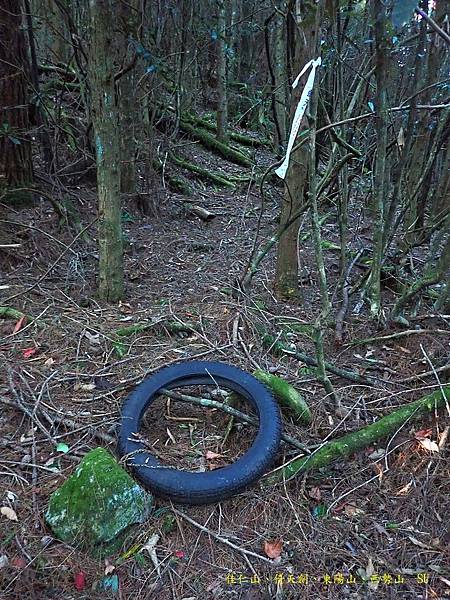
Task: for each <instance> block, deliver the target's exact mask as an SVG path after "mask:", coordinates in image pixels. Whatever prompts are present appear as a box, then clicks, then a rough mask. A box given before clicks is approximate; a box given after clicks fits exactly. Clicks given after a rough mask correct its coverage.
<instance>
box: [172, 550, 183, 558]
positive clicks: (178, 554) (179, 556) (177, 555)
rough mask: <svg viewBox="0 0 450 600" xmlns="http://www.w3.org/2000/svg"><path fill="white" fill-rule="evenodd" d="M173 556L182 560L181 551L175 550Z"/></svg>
mask: <svg viewBox="0 0 450 600" xmlns="http://www.w3.org/2000/svg"><path fill="white" fill-rule="evenodd" d="M174 555H175V556H176V557H177V558H184V552H183V550H175V552H174Z"/></svg>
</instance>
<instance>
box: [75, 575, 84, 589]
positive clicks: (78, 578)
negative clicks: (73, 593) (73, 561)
mask: <svg viewBox="0 0 450 600" xmlns="http://www.w3.org/2000/svg"><path fill="white" fill-rule="evenodd" d="M74 583H75V588H76V589H77V590H78V591H79V592H81V590H84V588H85V586H86V574H85V573H83V571H80V572H79V573H75V580H74Z"/></svg>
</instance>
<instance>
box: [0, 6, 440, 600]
mask: <svg viewBox="0 0 450 600" xmlns="http://www.w3.org/2000/svg"><path fill="white" fill-rule="evenodd" d="M449 6H450V2H449V0H434V1H432V0H421V1H420V2H418V3H417V2H410V1H403V2H400V0H386V1H383V0H367V1H363V0H361V1H357V0H267V1H266V0H260V1H258V2H256V1H254V0H229V1H226V0H201V1H199V2H194V1H193V0H169V1H166V2H163V1H161V0H158V1H153V2H150V1H148V0H90V1H89V2H87V1H84V0H42V1H37V0H0V207H1V214H0V269H1V270H0V275H1V280H0V317H2V320H1V322H0V327H1V329H0V331H1V338H0V356H1V360H2V364H3V365H4V369H2V374H1V379H0V402H2V404H3V408H4V413H3V414H2V416H0V430H1V431H2V439H1V440H0V447H1V449H2V450H1V452H2V455H1V457H0V496H1V497H0V504H1V505H4V506H6V507H8V508H10V509H11V510H13V511H14V514H15V515H16V516H18V520H15V519H11V518H10V517H5V521H4V522H5V523H7V525H8V527H9V526H10V529H11V530H10V531H9V530H8V531H5V532H4V531H3V530H2V531H1V532H0V597H2V598H3V597H5V598H8V599H9V598H16V597H25V594H26V593H28V594H31V596H30V597H36V598H52V597H56V596H58V597H64V598H66V597H67V598H69V597H72V595H70V594H73V596H74V595H75V592H74V591H73V590H74V589H75V588H74V584H73V575H74V573H76V572H79V571H83V572H85V573H86V574H87V580H88V581H89V585H91V584H92V585H93V588H92V590H93V591H92V594H93V595H92V594H91V592H90V595H89V597H95V594H97V593H98V594H99V597H100V596H102V597H103V596H104V595H105V593H106V592H105V591H104V590H103V592H102V591H101V589H103V588H101V585H100V584H98V585H97V583H98V582H99V581H101V580H102V576H103V575H105V574H106V575H110V574H111V573H112V572H113V571H114V569H116V573H118V574H119V575H118V580H120V593H122V594H124V595H123V597H127V598H128V597H129V598H147V597H152V596H151V594H150V595H149V591H148V590H149V589H151V590H152V592H151V593H152V594H157V595H158V597H161V598H166V597H167V598H188V597H192V598H197V597H200V596H203V597H206V598H213V597H214V598H222V597H224V598H225V597H239V598H241V597H242V598H265V597H268V598H269V597H270V598H272V597H280V598H283V597H286V598H289V597H292V598H297V597H300V596H299V593H300V592H299V591H298V589H297V588H295V589H294V588H292V587H289V586H288V585H287V584H286V582H284V583H283V582H280V579H278V580H275V578H274V577H275V575H276V570H277V569H278V571H279V572H281V571H282V572H283V573H284V576H285V577H287V573H291V574H292V573H295V575H296V577H297V575H299V574H300V573H309V575H310V581H309V583H308V586H310V587H309V588H308V594H312V595H313V596H314V597H317V598H322V597H323V598H333V597H336V598H341V597H354V598H356V597H371V594H376V593H379V591H380V588H379V587H378V586H384V587H382V590H383V594H385V595H383V596H378V597H383V598H384V597H386V598H426V597H436V598H440V597H444V594H445V592H444V591H443V590H444V589H445V590H446V591H447V593H448V586H449V574H448V571H446V570H445V558H444V554H445V546H446V544H447V545H448V535H449V533H448V530H446V527H448V524H447V525H446V524H445V521H446V519H445V515H446V513H448V492H449V482H448V450H446V448H445V447H446V439H447V436H448V432H449V428H448V425H446V424H445V421H444V419H445V414H446V415H447V417H448V414H450V413H449V409H448V400H446V398H448V396H447V395H446V394H447V393H448V384H447V381H448V374H449V372H450V361H449V355H450V353H449V339H450V338H449V319H450V315H449V313H450V210H449V209H450V187H449V173H450V171H449V165H450V161H449V132H450V102H449V99H450V94H449V89H450V78H449V53H448V50H449V46H450V25H449ZM300 106H303V107H304V109H305V112H304V114H303V116H302V118H301V120H299V118H298V116H299V107H300ZM297 126H298V131H297ZM284 167H285V169H284ZM283 169H284V170H283ZM193 358H205V359H211V360H219V361H224V362H229V363H232V364H236V365H238V366H240V367H241V368H243V369H244V370H247V371H250V372H254V371H255V369H256V370H262V371H264V373H265V374H266V375H265V376H266V377H270V376H271V375H276V376H279V377H280V378H282V380H283V381H284V382H289V383H290V384H292V385H294V386H295V388H296V390H297V393H299V394H300V395H301V398H302V401H304V402H306V403H307V404H308V405H309V407H310V410H311V415H310V419H309V421H310V422H309V423H308V424H305V423H303V424H302V423H299V421H298V419H296V418H295V416H293V415H292V413H291V412H289V411H287V412H286V413H285V414H284V420H283V423H284V428H285V435H286V436H287V438H286V439H284V442H283V447H282V448H283V452H282V456H280V457H279V462H278V465H277V466H279V467H281V469H282V472H283V473H284V475H286V474H287V471H286V464H287V463H288V462H289V461H290V460H291V459H298V457H299V456H302V455H303V454H304V453H306V454H308V453H311V452H315V451H316V450H317V448H320V447H321V445H323V444H324V443H325V442H327V441H328V440H330V439H331V440H334V439H335V438H336V439H337V438H338V437H339V436H341V435H345V434H349V433H351V432H358V431H360V430H364V428H365V427H367V426H369V425H370V424H372V423H374V422H376V421H377V419H379V418H381V417H382V416H383V415H386V414H387V413H388V412H389V411H394V412H395V410H396V409H401V408H402V407H403V408H404V407H405V406H406V405H407V404H408V403H410V401H413V400H417V399H418V398H421V397H424V396H427V395H429V394H434V393H437V396H439V394H441V395H440V402H441V404H442V399H444V401H446V402H447V405H446V406H445V407H444V408H443V409H442V413H445V414H444V419H439V413H438V410H437V408H436V407H434V408H433V409H432V410H431V411H430V410H428V411H426V412H427V415H426V416H425V417H424V419H425V423H421V424H418V425H414V424H413V420H414V418H415V417H416V416H418V415H419V414H422V412H421V411H419V412H417V411H413V412H412V413H408V416H407V418H406V419H405V418H403V421H395V423H396V427H395V428H394V429H392V426H391V429H386V430H383V431H384V437H383V435H381V434H379V436H378V438H376V439H375V438H374V439H372V438H371V439H370V440H369V441H368V443H367V444H366V445H365V447H364V445H362V443H361V438H359V441H358V440H357V443H356V444H355V445H354V446H351V447H350V449H349V450H348V451H346V452H345V453H342V452H341V453H340V454H339V453H338V454H335V455H334V456H333V457H334V458H339V460H338V462H337V463H336V462H335V463H333V464H332V465H329V464H327V465H323V464H320V465H318V471H317V473H315V474H311V475H308V477H306V475H303V468H300V466H299V469H298V473H297V471H296V472H295V473H293V472H292V473H291V472H289V473H290V475H292V476H293V475H296V477H293V478H292V480H291V481H289V482H286V477H284V480H283V482H282V483H281V484H278V485H272V486H270V487H265V488H264V491H261V490H259V489H258V490H250V491H249V492H246V493H244V494H242V495H240V496H239V497H237V498H236V499H234V500H230V501H227V502H225V503H222V504H220V505H218V506H214V507H202V508H198V509H195V511H196V512H195V511H194V512H192V513H190V514H193V516H194V518H195V519H196V521H198V522H197V525H198V524H199V523H201V524H202V526H204V528H205V527H206V531H205V530H204V529H203V530H199V529H198V528H197V529H196V528H195V525H193V524H192V523H190V524H189V522H184V523H181V517H180V515H178V516H177V517H176V524H175V525H173V527H168V525H167V523H168V521H167V517H168V512H169V513H170V507H169V508H167V507H165V508H162V509H160V510H161V511H162V512H160V513H159V515H158V516H157V518H156V520H155V521H154V522H152V524H151V527H152V528H153V529H155V528H156V530H157V531H158V532H159V535H160V542H159V545H158V553H159V556H160V559H161V560H162V563H163V564H164V565H165V566H164V569H163V574H162V575H161V569H159V567H158V568H156V567H155V566H154V562H152V560H150V559H148V556H144V554H145V553H144V552H142V553H137V554H132V555H130V556H127V552H126V550H127V548H123V549H122V550H123V553H122V555H121V557H122V559H121V560H122V562H121V560H116V559H112V560H113V565H114V568H113V570H110V571H109V572H107V573H103V571H104V570H105V566H104V564H102V563H101V562H100V563H99V562H98V561H96V560H93V559H91V558H88V557H87V556H85V555H83V554H80V553H78V551H77V550H74V549H73V548H72V547H70V546H67V545H65V544H58V543H57V542H56V541H55V540H53V539H52V538H51V537H49V535H48V531H47V530H46V529H45V527H46V526H45V523H44V522H43V519H42V517H41V515H42V511H43V509H44V508H43V507H45V505H46V503H47V501H48V497H49V495H50V494H51V492H52V491H53V490H54V489H56V487H57V485H58V484H60V483H61V481H63V480H64V478H65V477H67V476H68V474H70V472H71V471H72V470H73V466H74V463H77V462H79V460H80V459H81V457H82V456H83V455H84V454H85V452H86V450H87V449H89V448H92V447H93V446H96V445H103V446H106V447H109V448H110V449H112V450H114V444H115V435H116V433H117V429H116V427H117V420H118V416H119V413H120V406H121V402H122V400H123V398H124V397H125V395H126V394H127V393H128V392H129V391H130V390H131V389H132V387H133V386H134V385H136V384H137V383H139V381H141V380H142V379H143V378H144V377H146V376H148V375H149V374H151V373H152V372H153V371H154V370H156V369H158V368H160V367H162V366H165V365H167V364H172V363H175V362H177V361H180V360H189V359H193ZM205 393H206V392H205ZM433 397H434V396H433ZM209 398H210V400H211V399H213V397H212V396H209ZM163 400H164V399H163V398H161V401H160V404H158V408H157V409H156V411H157V412H158V415H157V416H156V417H153V420H152V421H151V422H149V423H147V424H146V428H147V429H146V430H145V433H146V435H147V436H148V438H149V440H150V442H151V445H152V448H156V447H158V444H159V445H160V446H161V447H160V450H159V451H160V453H161V454H162V455H164V458H165V459H166V460H167V461H168V462H171V464H173V465H175V466H177V467H178V468H181V467H183V468H190V469H194V470H195V469H208V468H216V467H217V466H221V465H222V463H223V464H226V463H227V462H232V461H233V460H235V459H236V457H238V456H240V455H241V454H242V453H243V452H244V450H245V449H246V448H248V446H249V444H250V442H251V438H252V436H253V434H254V429H252V427H251V425H248V424H247V425H243V424H242V423H241V422H239V418H238V416H236V420H234V417H231V418H230V417H229V415H227V414H226V413H222V412H220V410H218V409H217V407H216V406H215V405H214V404H211V405H210V406H209V408H208V409H207V410H206V413H205V409H202V408H199V407H198V406H197V407H196V406H195V405H194V407H192V406H188V407H187V406H186V404H183V403H182V402H181V400H182V398H173V399H172V403H173V404H172V408H171V409H170V407H169V408H168V405H167V403H166V402H165V401H163ZM166 400H167V398H166ZM176 400H179V401H180V402H177V401H176ZM185 400H186V398H185V399H184V401H185ZM216 400H217V399H216ZM207 406H208V405H207ZM247 408H248V407H247ZM291 408H292V407H291ZM171 411H172V412H171ZM217 411H218V412H217ZM416 412H417V414H416ZM205 414H206V416H205ZM402 414H403V417H404V414H405V413H402ZM186 415H188V416H186ZM177 419H178V421H177ZM183 419H184V420H185V421H183ZM180 423H181V424H180ZM193 440H194V441H195V444H194V442H193ZM289 440H290V441H289ZM299 440H301V442H300V441H299ZM381 440H382V441H381ZM424 440H425V442H424ZM61 441H64V443H66V444H67V448H68V450H69V448H70V452H66V451H64V452H63V453H61V451H57V446H58V444H59V443H60V442H61ZM150 442H149V443H150ZM433 444H434V445H433ZM192 447H195V448H196V450H195V451H193V450H192ZM199 448H200V450H199ZM436 448H437V449H436ZM357 451H358V452H357ZM192 452H193V454H192ZM208 452H210V453H212V454H214V455H215V459H214V460H216V461H217V464H213V465H212V466H211V464H209V463H208V460H211V458H210V459H208V458H205V457H207V456H212V455H211V454H209V455H208ZM348 455H350V456H351V458H344V457H345V456H348ZM189 456H190V457H191V458H190V459H189ZM186 457H188V458H186ZM221 461H222V462H221ZM296 464H297V463H296ZM298 465H300V463H298ZM283 469H284V470H283ZM445 471H446V473H447V475H446V476H444V473H445ZM165 511H166V512H165ZM2 514H3V513H2ZM174 514H175V513H174ZM326 514H327V515H328V517H327V518H325V515H326ZM9 515H10V516H11V513H9ZM7 519H9V521H8V520H7ZM169 520H170V519H169ZM155 523H156V525H155ZM223 523H224V524H223ZM221 527H224V530H225V531H226V535H225V537H229V538H230V540H232V541H233V540H234V541H235V545H237V546H239V548H241V549H242V548H244V549H248V550H252V551H254V552H258V553H259V554H260V553H262V554H264V552H263V551H262V548H263V547H265V548H266V554H265V555H264V557H265V558H266V559H267V557H269V561H267V560H266V562H264V561H263V560H261V561H260V563H261V564H259V563H258V558H256V559H255V557H254V556H253V558H251V557H250V555H248V554H246V553H245V552H243V553H242V552H241V553H240V552H239V550H238V551H236V549H234V550H233V549H230V547H227V546H226V545H222V546H221V544H220V541H217V539H216V538H217V535H216V537H214V535H213V534H212V533H211V532H216V534H217V533H218V534H219V535H221V531H222V530H221ZM145 534H146V535H147V538H148V537H149V535H150V534H149V533H148V532H145ZM143 535H144V534H143ZM44 537H46V538H48V539H47V541H46V542H44V541H43V540H44ZM268 540H269V542H268V543H269V544H272V545H275V546H276V548H279V549H280V553H281V552H282V554H281V558H280V560H281V561H282V562H281V566H280V563H279V562H277V563H275V564H267V563H270V560H271V559H273V558H274V557H273V556H270V553H269V554H268V553H267V547H266V546H264V541H266V542H267V541H268ZM270 540H272V541H270ZM145 541H146V540H145V539H139V543H140V542H142V544H144V543H145ZM281 548H283V550H282V551H281ZM305 548H306V551H305ZM176 552H181V554H179V555H177V554H176ZM277 552H278V551H277ZM277 552H276V554H277ZM174 553H175V554H174ZM181 555H182V556H181ZM123 556H126V558H125V559H123ZM174 556H175V558H173V557H174ZM3 557H4V559H3ZM162 557H164V558H162ZM180 557H181V558H180ZM264 557H263V558H264ZM1 559H3V562H2V560H1ZM114 560H116V562H114ZM249 560H250V564H249ZM255 561H256V562H255ZM261 565H262V568H261V573H265V576H264V578H263V579H264V583H261V582H260V583H257V582H255V581H254V582H253V583H251V582H250V581H249V580H248V579H242V577H241V580H240V582H236V581H232V582H230V580H226V575H227V573H230V572H233V573H234V574H235V575H236V577H237V576H238V574H239V573H241V575H242V573H247V575H252V574H253V576H254V575H255V573H256V572H258V573H259V572H260V567H261ZM356 571H358V573H359V575H360V576H361V581H360V582H359V583H358V584H357V587H355V590H356V589H357V591H353V587H352V584H351V582H349V581H348V578H347V579H345V578H344V583H342V584H341V583H340V581H337V580H336V581H334V580H333V584H332V585H328V586H327V585H326V584H324V581H323V577H324V575H325V574H326V573H329V574H330V575H331V576H333V574H334V575H335V574H336V573H341V572H343V573H351V572H356ZM382 572H383V573H384V574H385V575H386V576H387V575H389V574H392V576H393V577H394V579H395V576H398V577H400V576H401V577H402V578H403V580H401V581H400V580H399V581H397V583H395V584H394V583H393V582H389V581H388V579H387V578H386V581H381V579H380V580H379V581H377V580H375V579H373V577H372V576H373V575H374V574H377V573H382ZM424 572H426V573H428V574H429V580H427V582H425V583H424V582H423V581H420V578H419V577H418V575H419V574H421V573H424ZM49 573H51V575H49ZM201 574H203V575H202V576H201ZM371 577H372V579H371ZM314 578H315V580H314ZM96 582H97V583H96ZM368 582H369V585H368ZM371 585H372V587H371ZM96 586H97V587H96ZM99 586H100V587H99ZM311 586H312V587H311ZM147 587H148V589H147ZM377 589H378V592H377ZM3 590H4V591H3ZM3 593H4V596H2V594H3ZM305 593H306V592H305ZM33 594H34V596H33ZM64 594H66V595H64ZM67 594H68V595H67ZM276 594H277V595H276ZM355 594H356V595H355ZM358 594H360V595H359V596H358ZM361 594H363V596H361ZM86 597H88V596H86ZM374 597H375V596H374Z"/></svg>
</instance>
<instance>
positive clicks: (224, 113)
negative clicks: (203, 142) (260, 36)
mask: <svg viewBox="0 0 450 600" xmlns="http://www.w3.org/2000/svg"><path fill="white" fill-rule="evenodd" d="M217 9H218V18H217V36H218V38H217V95H218V98H217V139H218V140H219V141H221V142H225V141H226V139H227V131H228V99H227V53H226V25H227V21H226V9H225V2H224V0H217Z"/></svg>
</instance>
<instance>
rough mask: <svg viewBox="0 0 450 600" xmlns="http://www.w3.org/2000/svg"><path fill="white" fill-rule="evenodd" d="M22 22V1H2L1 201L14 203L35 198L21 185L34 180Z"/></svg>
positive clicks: (0, 56) (27, 67)
mask: <svg viewBox="0 0 450 600" xmlns="http://www.w3.org/2000/svg"><path fill="white" fill-rule="evenodd" d="M22 25H23V23H22V12H21V7H20V2H16V1H14V0H0V128H1V129H2V131H1V134H0V200H1V201H2V202H5V201H10V202H12V203H15V204H21V203H29V202H30V201H31V200H32V196H31V194H30V192H29V191H24V190H20V188H26V187H30V186H31V185H32V183H33V163H32V155H31V141H30V137H29V130H30V128H31V124H30V105H29V103H28V93H27V74H28V73H29V65H28V61H27V53H26V45H25V36H24V32H23V29H22ZM18 188H19V189H18ZM14 190H16V191H14Z"/></svg>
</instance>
